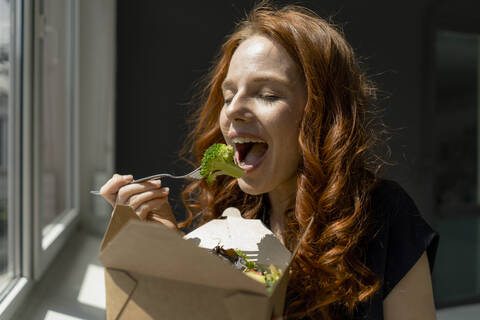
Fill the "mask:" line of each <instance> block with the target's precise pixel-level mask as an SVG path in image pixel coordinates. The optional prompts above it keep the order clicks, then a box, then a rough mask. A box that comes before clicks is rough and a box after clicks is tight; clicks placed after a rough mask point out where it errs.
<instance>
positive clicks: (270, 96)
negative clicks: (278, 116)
mask: <svg viewBox="0 0 480 320" xmlns="http://www.w3.org/2000/svg"><path fill="white" fill-rule="evenodd" d="M259 97H260V99H262V100H265V101H267V102H274V101H277V100H279V99H280V97H279V96H276V95H273V94H262V95H260V96H259Z"/></svg>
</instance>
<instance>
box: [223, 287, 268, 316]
mask: <svg viewBox="0 0 480 320" xmlns="http://www.w3.org/2000/svg"><path fill="white" fill-rule="evenodd" d="M223 303H224V304H225V307H226V309H227V311H228V314H229V315H230V318H229V319H231V320H257V319H265V320H270V317H269V316H270V314H271V312H270V305H269V303H268V298H267V297H264V296H258V295H254V294H247V293H242V292H240V293H236V294H234V295H231V296H229V297H226V298H225V299H224V301H223Z"/></svg>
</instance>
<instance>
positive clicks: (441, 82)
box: [433, 28, 480, 307]
mask: <svg viewBox="0 0 480 320" xmlns="http://www.w3.org/2000/svg"><path fill="white" fill-rule="evenodd" d="M434 48H435V61H436V63H435V69H434V71H435V72H434V75H435V77H434V83H435V94H434V97H435V98H434V100H435V104H434V116H433V120H434V124H435V126H434V146H435V150H434V155H435V161H434V166H433V170H434V171H433V174H434V185H433V189H434V205H435V209H436V212H437V213H438V217H437V219H436V221H435V222H436V223H435V224H436V228H437V230H438V231H439V232H440V235H441V241H440V246H439V252H438V257H437V262H436V266H435V272H434V287H435V289H436V302H437V304H438V305H439V306H440V307H442V306H449V305H455V304H464V303H469V302H473V301H477V300H478V299H480V156H479V155H480V98H479V97H480V81H479V79H480V36H479V35H478V34H476V33H470V32H465V31H459V30H451V29H447V28H446V29H437V30H436V34H435V45H434Z"/></svg>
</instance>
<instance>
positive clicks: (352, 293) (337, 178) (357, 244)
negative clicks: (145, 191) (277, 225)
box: [180, 3, 380, 319]
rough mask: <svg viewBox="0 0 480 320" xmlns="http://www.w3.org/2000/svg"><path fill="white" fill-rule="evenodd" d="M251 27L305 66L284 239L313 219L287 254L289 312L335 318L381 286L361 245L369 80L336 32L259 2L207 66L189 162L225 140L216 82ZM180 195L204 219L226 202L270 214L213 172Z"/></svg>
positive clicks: (295, 10) (306, 14)
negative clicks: (291, 255) (293, 180)
mask: <svg viewBox="0 0 480 320" xmlns="http://www.w3.org/2000/svg"><path fill="white" fill-rule="evenodd" d="M254 34H261V35H265V36H268V37H270V38H271V39H273V40H274V41H276V42H278V43H279V44H281V45H282V46H283V47H284V48H285V49H286V50H287V52H288V53H289V55H290V56H291V58H292V59H293V60H294V61H295V63H296V64H297V66H298V67H299V70H300V71H301V73H302V74H303V77H304V83H305V87H306V91H307V103H306V106H305V111H304V116H303V119H302V122H301V125H300V134H299V137H298V143H299V146H300V150H301V160H300V165H299V168H298V171H297V173H298V178H297V193H296V198H295V203H294V204H293V206H292V208H291V209H290V210H289V211H288V212H286V213H285V214H286V217H287V219H286V220H287V223H286V230H285V232H286V244H287V247H289V249H291V250H292V249H293V247H294V246H295V245H296V243H297V241H298V240H299V235H301V234H302V233H303V230H305V228H306V226H307V225H308V222H309V221H310V219H312V218H314V221H315V222H314V224H313V225H312V227H311V228H310V230H309V231H308V234H306V236H305V237H304V239H303V241H302V243H301V245H300V249H299V251H298V254H297V255H296V257H295V258H294V263H293V265H292V270H291V279H290V284H289V289H288V297H287V301H288V308H287V310H286V316H287V317H310V318H321V319H336V318H338V317H343V316H345V315H349V314H350V315H351V314H353V312H354V309H355V306H356V305H357V304H358V303H359V302H363V301H366V300H367V299H368V298H369V297H370V296H372V295H373V294H374V293H375V291H376V290H377V289H378V288H379V287H380V281H379V279H377V277H376V275H375V274H374V273H373V272H372V271H371V270H370V269H369V268H368V267H367V266H366V265H365V262H364V261H365V260H364V258H365V256H364V252H363V249H364V248H365V247H366V241H368V239H369V238H370V237H371V236H372V230H371V221H370V219H369V205H370V203H369V200H370V196H369V195H370V191H371V190H372V188H373V187H374V186H375V184H376V181H377V179H376V176H375V174H374V168H373V166H372V162H371V160H372V158H371V155H372V154H373V153H372V152H371V151H372V146H373V145H374V142H375V141H376V136H375V131H374V130H373V128H372V126H371V125H370V122H371V121H370V120H371V119H372V117H370V111H369V110H368V108H367V107H368V106H369V105H370V104H371V102H372V101H373V100H374V98H375V88H374V87H373V86H372V85H371V83H370V82H369V81H368V79H367V78H366V77H365V75H364V73H363V72H361V71H360V69H359V66H358V62H357V60H356V58H355V55H354V53H353V50H352V48H351V47H350V45H349V44H348V43H347V42H346V40H345V39H344V37H343V35H342V32H341V31H340V30H339V29H338V28H337V27H336V26H334V25H332V24H330V23H328V22H327V21H325V20H324V19H322V18H320V17H318V16H317V15H316V14H315V13H313V12H311V11H309V10H307V9H305V8H303V7H299V6H292V5H289V6H285V7H283V8H280V9H276V8H274V7H272V6H271V5H266V4H265V3H263V4H261V5H259V6H257V7H256V8H254V9H253V10H252V12H251V13H250V14H249V16H248V17H247V18H246V19H245V21H242V22H241V23H239V24H238V25H237V27H236V29H235V31H234V33H233V34H232V35H230V36H229V37H228V39H227V40H226V42H225V43H224V44H223V46H222V48H221V52H220V54H219V56H218V58H217V61H216V63H215V64H214V67H213V69H212V70H211V71H210V73H209V75H208V78H207V83H206V85H205V88H204V91H203V93H202V96H201V98H202V106H201V108H199V109H198V110H197V111H196V113H195V115H194V118H193V119H194V121H193V123H194V128H193V130H192V131H191V133H190V136H189V139H190V140H191V142H192V143H191V150H190V153H191V155H192V156H193V157H194V160H193V162H194V164H195V165H198V164H199V163H200V161H201V158H202V155H203V152H204V151H205V150H206V149H207V148H208V147H209V146H210V145H212V144H213V143H225V141H224V138H223V136H222V133H221V131H220V127H219V121H218V119H219V114H220V111H221V109H222V107H223V104H224V101H223V95H222V90H221V84H222V82H223V81H224V79H225V77H226V74H227V71H228V68H229V63H230V60H231V58H232V55H233V53H234V51H235V50H236V48H237V47H238V46H239V44H240V43H241V42H242V41H244V40H245V39H247V38H248V37H250V36H252V35H254ZM182 196H183V201H184V203H185V205H186V208H187V211H188V213H189V217H188V219H187V220H186V221H185V222H184V223H182V224H180V225H181V226H182V227H184V226H187V225H189V224H190V223H191V222H192V220H193V218H194V217H197V216H198V217H201V221H202V222H206V221H209V220H211V219H214V218H217V217H219V216H220V214H221V213H222V211H223V210H224V209H225V208H227V207H230V206H235V207H237V208H239V209H240V210H241V211H242V212H243V214H244V216H245V217H248V218H259V217H262V216H263V215H264V214H266V213H267V210H268V207H269V203H268V197H267V196H266V195H256V196H254V195H249V194H245V193H243V192H242V191H241V190H240V188H239V187H238V185H237V181H236V179H233V178H231V177H228V176H220V177H218V178H217V180H216V181H215V182H214V184H212V185H207V184H206V183H205V182H204V181H196V182H193V183H191V184H190V185H188V186H187V187H186V188H185V190H184V192H183V194H182Z"/></svg>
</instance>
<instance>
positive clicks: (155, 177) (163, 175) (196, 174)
mask: <svg viewBox="0 0 480 320" xmlns="http://www.w3.org/2000/svg"><path fill="white" fill-rule="evenodd" d="M201 168H202V167H198V168H197V169H195V170H193V171H192V172H190V173H187V174H184V175H183V176H174V175H172V174H169V173H160V174H154V175H153V176H148V177H145V178H141V179H137V180H133V181H132V182H130V184H132V183H140V182H145V181H149V180H158V179H160V178H172V179H194V180H199V179H202V175H201V174H200V169H201ZM90 193H91V194H95V195H99V194H100V191H97V190H91V191H90Z"/></svg>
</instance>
